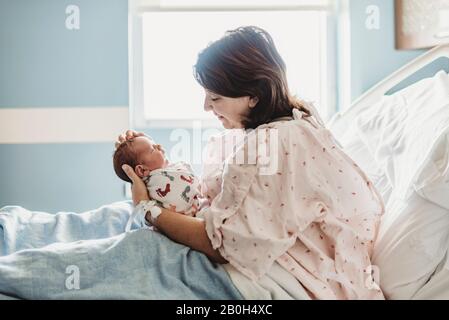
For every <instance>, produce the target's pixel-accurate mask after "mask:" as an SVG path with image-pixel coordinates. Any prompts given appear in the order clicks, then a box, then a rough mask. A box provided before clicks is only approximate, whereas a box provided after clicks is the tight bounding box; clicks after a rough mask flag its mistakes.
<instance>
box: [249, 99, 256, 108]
mask: <svg viewBox="0 0 449 320" xmlns="http://www.w3.org/2000/svg"><path fill="white" fill-rule="evenodd" d="M258 102H259V98H258V97H250V98H249V104H248V107H250V108H254V107H255V106H256V105H257V103H258Z"/></svg>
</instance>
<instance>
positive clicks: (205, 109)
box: [204, 98, 212, 111]
mask: <svg viewBox="0 0 449 320" xmlns="http://www.w3.org/2000/svg"><path fill="white" fill-rule="evenodd" d="M210 110H212V105H211V104H210V103H209V99H207V98H205V99H204V111H210Z"/></svg>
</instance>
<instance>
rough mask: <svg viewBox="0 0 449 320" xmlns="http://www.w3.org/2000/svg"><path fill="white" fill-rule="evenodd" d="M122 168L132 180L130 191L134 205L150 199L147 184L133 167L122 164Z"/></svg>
mask: <svg viewBox="0 0 449 320" xmlns="http://www.w3.org/2000/svg"><path fill="white" fill-rule="evenodd" d="M122 169H123V171H124V172H125V173H126V175H127V176H128V177H129V178H130V179H131V181H132V184H131V192H132V194H133V202H134V205H138V204H139V202H140V201H142V200H150V196H149V195H148V190H147V186H146V185H145V183H144V182H143V180H142V179H141V178H140V177H139V176H138V175H137V174H136V173H135V172H134V169H133V168H131V167H130V166H129V165H127V164H124V165H123V166H122Z"/></svg>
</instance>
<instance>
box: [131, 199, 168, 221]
mask: <svg viewBox="0 0 449 320" xmlns="http://www.w3.org/2000/svg"><path fill="white" fill-rule="evenodd" d="M137 207H139V208H140V209H141V210H142V212H143V215H144V219H145V217H146V214H147V212H150V221H149V222H150V223H151V224H153V223H154V222H155V221H156V219H157V218H158V217H159V215H160V214H161V213H162V210H161V208H159V207H158V206H157V205H156V201H154V200H142V201H140V202H139V204H138V205H137ZM145 220H146V219H145Z"/></svg>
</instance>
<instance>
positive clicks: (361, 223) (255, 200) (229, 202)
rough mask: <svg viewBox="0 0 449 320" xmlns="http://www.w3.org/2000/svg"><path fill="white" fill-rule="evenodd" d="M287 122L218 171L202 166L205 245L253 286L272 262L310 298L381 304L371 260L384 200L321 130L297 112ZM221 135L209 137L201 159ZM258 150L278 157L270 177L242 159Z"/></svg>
mask: <svg viewBox="0 0 449 320" xmlns="http://www.w3.org/2000/svg"><path fill="white" fill-rule="evenodd" d="M293 115H294V120H290V121H277V122H271V123H269V124H265V125H262V126H259V127H258V128H257V129H256V130H253V131H252V134H246V135H245V138H244V139H242V140H241V141H240V144H239V145H238V147H237V148H236V150H235V151H234V152H233V153H232V154H231V156H230V157H228V158H226V157H224V156H222V155H221V154H220V159H224V161H223V162H222V163H220V161H218V162H216V163H215V164H209V165H205V166H204V171H203V177H202V184H201V192H202V193H203V195H204V196H206V197H208V198H209V201H210V206H209V207H208V208H206V209H204V210H203V211H202V212H201V213H202V215H203V216H204V219H205V222H206V231H207V234H208V236H209V238H210V240H211V242H212V246H213V247H214V249H217V248H218V250H219V252H220V253H221V255H222V256H223V257H224V258H225V259H226V260H227V261H229V263H231V264H232V265H233V266H234V267H235V268H236V269H237V270H239V271H240V272H241V273H243V274H244V275H246V276H247V277H249V278H250V279H253V280H255V281H257V280H258V279H259V278H260V277H261V276H263V275H264V274H265V273H266V272H267V271H268V270H269V269H270V267H271V266H272V264H273V262H274V261H277V262H278V263H279V264H280V265H281V266H282V267H283V268H284V269H285V270H287V271H288V272H289V273H291V274H292V275H293V276H294V277H296V278H297V279H298V281H299V282H300V283H301V284H302V286H303V287H304V288H305V289H306V290H307V292H308V293H309V295H310V296H311V297H312V298H315V299H383V298H384V296H383V294H382V291H381V289H380V288H379V286H378V283H379V276H381V274H380V275H379V270H378V269H377V268H376V266H372V265H371V260H370V257H371V253H372V249H373V243H374V241H375V239H376V235H377V231H378V226H379V222H380V217H381V215H382V214H383V213H384V204H383V201H382V199H381V197H380V196H379V194H378V192H377V191H376V189H375V188H374V186H373V185H372V183H371V182H370V180H369V179H368V178H367V176H366V175H365V174H364V173H363V172H362V171H361V169H360V168H359V167H358V166H357V164H356V163H354V161H353V160H352V159H350V158H349V157H348V156H347V155H346V154H345V153H344V152H343V151H342V150H341V149H340V148H339V146H338V144H337V143H336V141H335V140H334V138H333V136H332V134H331V133H330V131H329V130H327V129H326V128H324V127H322V126H320V125H319V124H318V123H317V121H316V120H315V119H314V117H304V115H305V114H304V113H303V112H301V111H299V110H296V109H295V110H294V112H293ZM261 130H262V131H261ZM247 132H248V131H247ZM261 132H264V133H265V135H259V133H261ZM225 136H226V134H225V135H222V136H221V137H218V138H217V137H216V138H213V139H211V141H210V143H209V145H208V146H209V154H211V155H213V154H214V152H215V153H217V152H216V150H217V145H219V144H217V141H220V139H221V141H222V139H223V137H225ZM261 137H262V139H263V140H264V141H260V140H261ZM263 137H265V138H263ZM272 139H275V141H276V144H274V147H272V144H271V142H272V141H274V140H272ZM264 142H265V146H267V145H268V147H267V149H268V151H269V152H270V156H273V155H276V156H275V157H273V158H272V159H274V160H273V161H275V163H276V166H275V167H274V168H275V170H274V171H273V172H268V173H267V171H263V170H262V169H263V167H264V166H265V168H266V167H267V165H266V163H264V164H263V165H262V164H260V163H259V162H258V161H256V163H253V162H250V161H249V160H248V154H250V153H251V151H250V150H254V146H255V145H257V148H260V146H261V144H263V143H264ZM220 150H223V149H221V147H220ZM256 150H259V149H256ZM223 154H225V153H223ZM256 154H257V157H256V158H257V159H258V156H259V153H258V151H256ZM242 157H247V158H244V159H245V162H244V163H242V161H238V160H239V159H240V160H241V159H242ZM250 157H252V158H254V157H253V156H250ZM270 159H271V158H270ZM272 168H273V166H271V169H272Z"/></svg>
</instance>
